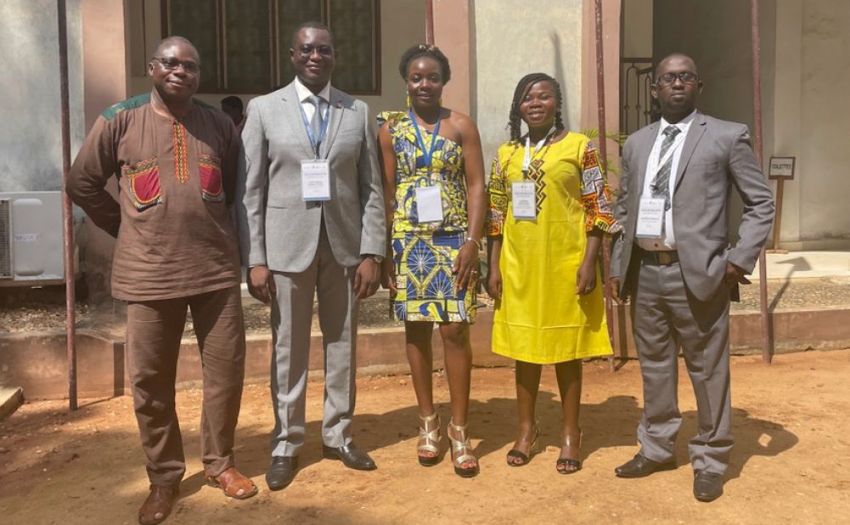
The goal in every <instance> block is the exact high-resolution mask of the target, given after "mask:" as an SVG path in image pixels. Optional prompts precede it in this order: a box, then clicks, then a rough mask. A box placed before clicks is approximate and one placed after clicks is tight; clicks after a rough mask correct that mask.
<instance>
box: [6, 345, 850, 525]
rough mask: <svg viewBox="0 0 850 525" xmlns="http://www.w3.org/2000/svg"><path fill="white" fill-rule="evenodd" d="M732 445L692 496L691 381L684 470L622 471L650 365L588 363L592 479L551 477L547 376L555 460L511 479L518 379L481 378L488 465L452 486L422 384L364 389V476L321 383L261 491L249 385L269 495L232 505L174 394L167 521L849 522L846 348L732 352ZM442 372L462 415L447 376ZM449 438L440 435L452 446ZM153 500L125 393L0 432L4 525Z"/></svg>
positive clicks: (47, 406)
mask: <svg viewBox="0 0 850 525" xmlns="http://www.w3.org/2000/svg"><path fill="white" fill-rule="evenodd" d="M732 368H733V405H734V407H735V408H734V419H733V426H734V434H735V448H734V452H733V457H732V465H731V467H730V469H729V472H728V474H727V482H726V486H725V490H726V494H725V495H724V496H723V497H722V498H721V499H720V500H718V501H716V502H714V503H711V504H705V503H698V502H697V501H695V500H694V498H693V496H692V494H691V488H692V473H691V469H690V468H689V466H688V464H687V449H686V442H687V438H688V437H689V436H691V435H692V434H693V433H694V432H695V412H694V410H695V405H694V398H693V393H692V391H691V389H690V385H689V382H688V381H687V380H686V375H685V371H684V369H682V370H681V372H680V385H681V388H680V399H681V401H680V403H681V408H682V412H683V415H684V423H683V427H682V439H680V443H679V447H678V461H679V462H680V464H682V466H681V467H679V468H678V469H677V470H675V471H672V472H665V473H659V474H655V475H653V476H651V477H649V478H645V479H640V480H621V479H618V478H616V477H614V475H613V473H612V470H613V469H614V467H616V466H617V465H619V464H620V463H622V462H623V461H625V460H627V459H629V458H630V457H631V456H632V455H633V454H634V453H635V452H636V451H637V443H636V440H635V432H634V431H635V426H636V423H637V420H638V417H639V414H640V406H641V382H640V375H639V369H638V365H637V363H635V362H633V361H632V362H628V363H626V364H625V365H624V366H623V367H622V368H621V369H620V370H619V371H618V372H616V373H613V374H612V373H610V372H609V371H608V369H607V365H606V363H605V362H604V361H593V362H588V363H586V364H585V388H584V395H583V408H582V410H583V412H582V421H583V423H582V424H583V428H584V439H585V441H584V447H583V451H584V454H585V468H584V470H582V471H581V472H579V473H577V474H575V475H572V476H561V475H558V474H557V473H556V472H555V459H556V458H557V454H558V449H557V448H556V446H555V444H556V443H557V439H558V432H559V430H558V429H559V426H560V425H559V405H558V403H557V398H556V394H555V393H556V392H557V390H556V385H555V379H554V373H553V371H552V370H551V369H549V370H546V371H545V372H544V375H543V385H542V390H541V396H540V399H539V405H538V406H539V416H540V419H541V426H542V431H543V437H544V444H545V445H547V446H546V449H545V451H543V452H542V453H541V454H538V455H537V456H535V457H534V458H533V460H532V461H531V463H530V464H529V465H528V466H525V467H523V468H509V467H508V466H506V465H505V460H504V458H505V453H506V452H507V451H508V449H509V448H510V446H511V445H512V442H513V439H514V434H513V432H514V418H515V404H514V391H513V378H512V371H511V370H510V369H476V370H475V371H474V372H473V397H474V400H473V402H472V407H471V428H472V429H473V430H472V431H473V436H474V439H473V444H474V445H475V449H476V453H477V454H478V455H479V457H480V459H481V465H482V472H481V474H480V476H478V477H477V478H475V479H472V480H464V479H460V478H458V477H457V476H455V475H454V473H453V472H452V469H451V463H450V462H449V460H448V458H447V457H446V458H444V459H443V461H442V462H441V463H440V464H439V465H438V466H436V467H433V468H427V469H426V468H422V467H419V466H418V464H417V463H416V461H415V450H414V447H415V443H416V440H415V432H416V426H415V425H416V413H417V411H416V408H415V401H414V395H413V389H412V387H411V386H410V384H409V383H410V379H409V377H404V376H397V377H378V378H366V379H362V380H361V381H359V382H358V389H359V393H358V405H357V415H356V417H355V421H354V426H355V432H356V442H357V444H358V445H359V446H360V447H362V448H364V449H366V450H368V451H370V452H371V454H372V456H373V457H374V458H375V460H376V461H377V462H378V465H379V468H378V470H377V471H374V472H355V471H350V470H347V469H345V468H344V467H343V466H342V464H341V463H339V462H334V461H327V460H322V459H321V442H320V438H319V425H320V420H321V398H322V396H321V382H318V381H315V382H312V383H311V384H310V388H309V397H308V421H309V423H308V443H307V445H306V446H305V450H304V452H303V455H302V470H301V471H300V473H299V475H298V477H297V478H296V480H295V482H294V483H293V484H292V485H291V486H290V487H289V488H287V489H286V490H284V491H282V492H274V493H273V492H270V491H269V490H267V489H266V487H265V483H264V478H263V476H264V473H265V468H266V466H267V464H268V459H269V458H268V433H269V431H270V430H271V428H272V424H273V421H272V414H271V410H270V402H269V394H268V389H267V386H266V385H250V386H248V387H246V390H245V395H244V402H243V408H242V415H241V419H240V425H239V436H238V451H237V455H238V457H237V461H238V464H239V466H240V467H241V469H242V470H243V472H245V473H246V474H248V475H249V476H251V477H252V478H253V479H254V481H255V482H256V483H257V484H258V485H259V486H260V489H261V492H260V493H259V494H258V495H257V496H256V497H255V498H253V499H250V500H247V501H234V500H228V499H226V498H225V497H224V496H223V495H222V494H221V492H220V491H218V490H216V489H213V488H210V487H206V486H204V485H203V483H202V478H203V476H202V467H201V464H200V461H199V460H198V459H197V458H198V425H199V416H200V410H199V404H200V400H201V396H200V392H199V391H196V390H192V391H185V392H181V393H180V394H179V395H178V406H179V413H180V415H181V417H182V428H183V437H184V443H185V445H186V454H187V457H188V458H189V464H188V471H187V475H186V478H185V479H184V481H183V484H182V487H181V490H182V498H181V499H180V501H179V502H178V504H177V506H176V509H175V512H174V513H173V514H172V517H171V518H169V520H168V521H167V522H166V523H170V524H175V525H176V524H188V523H193V524H195V523H231V524H236V523H251V524H265V523H277V524H288V523H293V524H299V525H305V524H314V523H353V524H390V523H432V524H440V523H548V522H561V523H564V522H571V523H706V524H707V523H789V524H790V523H795V524H797V523H847V520H848V513H850V418H848V417H847V414H848V413H850V382H848V378H850V350H837V351H830V352H806V353H798V354H789V355H781V356H777V357H776V360H775V362H774V364H773V365H771V366H766V365H764V364H762V363H761V362H760V360H759V358H757V357H735V358H733V361H732ZM435 378H436V396H437V400H438V401H439V402H440V403H441V405H440V412H441V414H442V415H443V417H444V420H445V419H448V406H447V401H448V393H447V387H446V384H445V381H444V380H443V379H442V378H441V376H440V375H439V374H435ZM446 446H447V443H446V442H445V441H443V449H445V448H446ZM146 491H147V480H146V476H145V472H144V458H143V456H142V452H141V450H140V447H139V442H138V437H137V432H136V424H135V419H134V417H133V412H132V403H131V399H130V398H129V397H120V398H112V399H98V400H95V399H91V400H85V402H84V403H83V404H82V408H81V409H80V410H79V411H78V412H75V413H73V414H69V413H68V412H67V410H66V405H65V403H60V402H36V403H29V404H26V405H24V406H23V407H22V408H21V409H20V410H19V411H18V412H17V413H15V414H14V415H12V416H11V417H10V418H9V419H7V420H5V421H3V422H2V423H0V516H2V519H0V523H3V524H4V525H13V524H15V525H17V524H27V525H29V524H54V523H56V524H59V523H61V524H69V523H70V524H76V523H80V524H83V523H85V524H122V523H126V524H133V523H135V522H136V511H137V508H138V506H139V505H140V504H141V502H142V501H143V499H144V497H145V495H146Z"/></svg>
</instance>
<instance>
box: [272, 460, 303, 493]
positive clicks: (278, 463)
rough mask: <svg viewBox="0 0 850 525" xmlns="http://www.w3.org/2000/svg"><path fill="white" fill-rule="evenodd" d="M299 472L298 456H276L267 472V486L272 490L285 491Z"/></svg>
mask: <svg viewBox="0 0 850 525" xmlns="http://www.w3.org/2000/svg"><path fill="white" fill-rule="evenodd" d="M297 471H298V456H275V457H273V458H272V464H271V465H269V470H268V471H267V472H266V484H268V486H269V489H270V490H283V489H285V488H286V487H287V486H288V485H289V484H290V483H292V480H293V479H295V473H296V472H297Z"/></svg>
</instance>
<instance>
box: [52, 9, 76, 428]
mask: <svg viewBox="0 0 850 525" xmlns="http://www.w3.org/2000/svg"><path fill="white" fill-rule="evenodd" d="M57 7H58V11H59V93H60V98H61V101H62V187H63V189H64V187H65V186H66V185H67V184H68V172H69V171H70V170H71V117H70V109H69V102H68V9H67V6H66V5H65V0H58V5H57ZM62 216H63V223H64V224H63V227H64V232H63V233H64V235H63V239H64V244H65V337H66V338H67V340H68V405H69V408H70V410H71V411H74V410H77V346H76V327H75V325H76V319H75V317H76V311H75V310H74V306H75V303H76V294H75V293H74V275H75V272H74V214H73V209H72V207H71V198H70V197H69V196H68V194H67V193H66V192H64V191H63V192H62Z"/></svg>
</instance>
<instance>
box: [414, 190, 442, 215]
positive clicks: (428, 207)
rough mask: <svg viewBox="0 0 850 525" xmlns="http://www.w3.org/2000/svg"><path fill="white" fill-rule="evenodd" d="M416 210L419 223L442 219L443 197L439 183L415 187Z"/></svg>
mask: <svg viewBox="0 0 850 525" xmlns="http://www.w3.org/2000/svg"><path fill="white" fill-rule="evenodd" d="M416 210H417V216H418V218H419V223H420V224H421V223H423V222H442V221H443V197H442V196H441V195H440V185H439V184H437V185H436V186H426V187H424V188H416Z"/></svg>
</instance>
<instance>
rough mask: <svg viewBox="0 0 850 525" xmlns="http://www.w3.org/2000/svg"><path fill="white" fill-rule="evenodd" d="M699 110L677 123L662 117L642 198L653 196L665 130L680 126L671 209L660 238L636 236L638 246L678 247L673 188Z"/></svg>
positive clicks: (674, 157) (652, 247)
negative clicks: (689, 132)
mask: <svg viewBox="0 0 850 525" xmlns="http://www.w3.org/2000/svg"><path fill="white" fill-rule="evenodd" d="M696 114H697V112H696V110H694V112H693V113H691V114H690V115H688V116H687V117H685V118H683V119H682V120H681V121H679V122H677V123H676V124H670V123H669V122H667V121H666V120H664V118H663V117H662V119H661V123H660V125H659V126H658V135H656V137H655V143H654V144H653V145H652V151H650V152H649V160H647V162H646V176H645V177H644V180H643V192H642V193H641V198H642V199H643V198H651V197H652V189H651V186H652V182H653V181H654V180H655V175H656V174H657V173H658V168H660V166H659V165H658V161H659V160H660V159H659V158H658V154H659V153H660V152H661V144H662V143H663V142H664V130H665V129H667V127H668V126H675V127H677V128H679V131H681V133H679V136H678V137H676V139H677V140H676V142H674V143H673V148H674V149H673V165H672V166H671V169H670V189H669V191H670V209H669V210H667V211H666V212H665V213H664V232H663V233H662V237H661V238H660V239H646V238H636V239H635V240H636V241H637V243H638V246H640V247H641V248H643V249H644V250H647V251H667V250H675V249H676V235H675V233H674V231H673V198H674V192H673V190H674V189H675V188H676V171H677V170H678V169H679V158H681V156H682V147H683V146H684V145H685V140H686V139H687V137H688V130H689V129H691V123H692V122H693V121H694V117H695V116H696Z"/></svg>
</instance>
